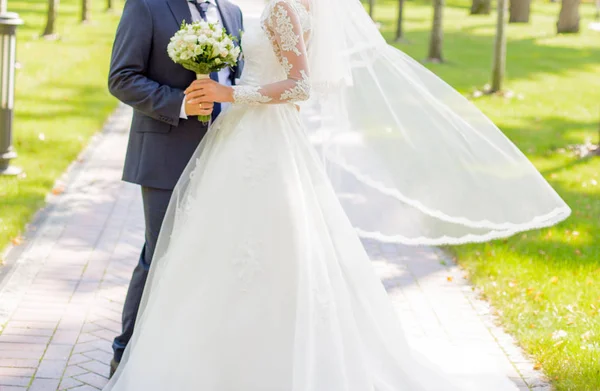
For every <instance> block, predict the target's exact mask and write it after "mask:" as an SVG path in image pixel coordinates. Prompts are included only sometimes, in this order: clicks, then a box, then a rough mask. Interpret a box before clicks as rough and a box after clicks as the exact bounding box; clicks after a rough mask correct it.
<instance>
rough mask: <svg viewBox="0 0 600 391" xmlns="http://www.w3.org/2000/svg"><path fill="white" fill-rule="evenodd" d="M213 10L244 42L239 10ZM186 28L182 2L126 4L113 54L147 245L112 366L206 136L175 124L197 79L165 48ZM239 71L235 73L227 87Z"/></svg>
mask: <svg viewBox="0 0 600 391" xmlns="http://www.w3.org/2000/svg"><path fill="white" fill-rule="evenodd" d="M216 2H217V5H218V10H219V13H220V18H221V21H222V23H223V25H224V27H225V28H226V29H227V31H228V32H229V33H230V34H232V35H234V36H237V37H238V39H239V38H241V37H240V32H241V31H242V29H243V25H242V14H241V11H240V9H239V8H238V7H237V6H235V5H233V4H232V3H230V2H229V1H228V0H216ZM184 20H185V21H187V22H191V21H192V16H191V12H190V8H189V5H188V1H187V0H127V1H126V2H125V9H124V10H123V16H122V18H121V22H120V24H119V27H118V29H117V34H116V38H115V44H114V48H113V54H112V61H111V65H110V75H109V89H110V92H111V93H112V94H113V95H114V96H115V97H117V98H118V99H119V100H121V101H122V102H124V103H126V104H127V105H130V106H132V107H133V109H134V112H133V121H132V123H131V132H130V136H129V145H128V148H127V155H126V158H125V168H124V172H123V179H124V180H125V181H128V182H132V183H136V184H139V185H141V186H142V197H143V202H144V215H145V220H146V221H145V222H146V238H145V239H146V243H145V246H144V249H143V250H142V254H141V256H140V260H139V263H138V266H137V267H136V269H135V270H134V272H133V276H132V280H131V284H130V286H129V291H128V292H127V298H126V300H125V306H124V309H123V334H122V335H120V336H118V337H117V338H116V339H115V342H114V344H113V349H114V351H115V360H116V361H117V362H118V361H120V360H121V356H122V354H123V351H124V349H125V346H126V345H127V343H128V342H129V339H130V338H131V335H132V333H133V326H134V323H135V318H136V316H137V311H138V307H139V304H140V300H141V296H142V292H143V288H144V284H145V282H146V278H147V273H148V269H149V267H150V262H151V261H152V255H153V253H154V247H155V245H156V241H157V239H158V234H159V231H160V227H161V225H162V221H163V218H164V215H165V212H166V209H167V206H168V203H169V200H170V197H171V193H172V190H173V188H174V187H175V184H176V183H177V181H178V180H179V177H180V176H181V173H182V172H183V169H184V168H185V166H186V165H187V163H188V161H189V160H190V158H191V156H192V154H193V153H194V151H195V150H196V147H197V146H198V144H199V143H200V141H201V140H202V137H203V136H204V135H205V134H206V131H207V127H206V126H203V125H202V124H201V123H200V122H199V121H198V120H197V118H196V117H193V118H190V119H188V120H185V119H180V111H181V106H182V102H183V99H184V94H183V91H184V90H185V89H186V88H187V87H188V86H189V85H190V84H191V83H192V82H193V81H194V79H195V75H194V74H193V73H192V72H189V71H186V70H185V69H184V68H183V67H181V65H177V64H175V63H173V61H171V59H170V58H169V57H168V55H167V45H168V43H169V40H170V38H171V37H172V36H173V34H175V32H176V31H177V30H178V29H179V27H180V25H181V22H182V21H184ZM241 68H242V67H241V66H238V67H236V68H235V69H233V70H232V72H231V77H232V82H234V81H235V78H236V77H239V75H240V73H241ZM165 338H168V336H165Z"/></svg>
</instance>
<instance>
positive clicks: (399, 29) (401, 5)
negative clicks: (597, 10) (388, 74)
mask: <svg viewBox="0 0 600 391" xmlns="http://www.w3.org/2000/svg"><path fill="white" fill-rule="evenodd" d="M598 1H600V0H598ZM403 13H404V0H399V1H398V24H397V26H396V42H398V41H400V40H402V38H404V31H402V21H403V19H404V18H403V15H402V14H403Z"/></svg>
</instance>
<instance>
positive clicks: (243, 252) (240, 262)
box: [232, 240, 262, 291]
mask: <svg viewBox="0 0 600 391" xmlns="http://www.w3.org/2000/svg"><path fill="white" fill-rule="evenodd" d="M261 247H262V246H261V244H260V243H259V242H255V241H250V240H246V241H245V242H244V244H243V246H241V247H240V248H239V249H238V254H237V255H236V256H234V257H233V259H232V264H233V267H234V269H235V271H236V275H237V278H238V287H239V289H240V290H241V291H247V290H248V288H249V287H250V285H251V284H252V282H253V281H254V279H255V277H256V276H257V275H258V274H259V273H260V271H261V269H262V268H261V264H260V261H259V260H258V259H259V257H258V256H257V255H256V253H257V251H258V249H259V248H261Z"/></svg>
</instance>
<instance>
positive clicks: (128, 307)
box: [113, 187, 173, 362]
mask: <svg viewBox="0 0 600 391" xmlns="http://www.w3.org/2000/svg"><path fill="white" fill-rule="evenodd" d="M172 194H173V191H172V190H163V189H156V188H152V187H142V201H143V204H144V220H145V223H146V232H145V240H146V241H145V244H144V247H143V248H142V252H141V254H140V258H139V261H138V264H137V266H136V267H135V269H134V270H133V275H132V277H131V283H130V285H129V290H128V291H127V296H126V298H125V305H124V307H123V331H122V333H121V335H119V336H118V337H116V338H115V340H114V342H113V351H114V358H115V361H117V362H120V361H121V358H122V357H123V352H124V351H125V348H126V347H127V344H128V343H129V340H130V339H131V336H132V335H133V328H134V325H135V320H136V318H137V314H138V310H139V307H140V302H141V300H142V294H143V293H144V286H145V284H146V279H147V278H148V272H149V270H150V265H151V263H152V256H153V255H154V250H155V248H156V242H157V241H158V235H159V233H160V228H161V226H162V223H163V220H164V218H165V214H166V213H167V208H168V206H169V201H170V200H171V195H172Z"/></svg>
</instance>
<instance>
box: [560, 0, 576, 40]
mask: <svg viewBox="0 0 600 391" xmlns="http://www.w3.org/2000/svg"><path fill="white" fill-rule="evenodd" d="M579 3H580V0H562V6H561V7H560V14H559V15H558V22H557V23H556V32H557V33H558V34H561V33H578V32H579Z"/></svg>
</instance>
